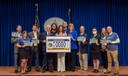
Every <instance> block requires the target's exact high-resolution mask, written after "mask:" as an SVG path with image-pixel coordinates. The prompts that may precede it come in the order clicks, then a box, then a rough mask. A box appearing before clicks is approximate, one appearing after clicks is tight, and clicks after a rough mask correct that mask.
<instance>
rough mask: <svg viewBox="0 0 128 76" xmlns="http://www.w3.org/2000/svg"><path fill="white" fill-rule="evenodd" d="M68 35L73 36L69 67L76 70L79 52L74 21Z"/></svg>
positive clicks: (70, 25)
mask: <svg viewBox="0 0 128 76" xmlns="http://www.w3.org/2000/svg"><path fill="white" fill-rule="evenodd" d="M68 36H70V37H71V53H70V54H67V55H68V62H69V64H68V69H69V70H71V71H75V65H76V52H77V32H76V31H75V30H74V25H73V24H72V23H70V24H69V31H68ZM70 61H71V62H70Z"/></svg>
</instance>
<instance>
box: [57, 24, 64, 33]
mask: <svg viewBox="0 0 128 76" xmlns="http://www.w3.org/2000/svg"><path fill="white" fill-rule="evenodd" d="M60 27H62V32H63V33H64V32H65V31H64V26H63V25H59V26H58V28H57V33H58V34H59V33H60Z"/></svg>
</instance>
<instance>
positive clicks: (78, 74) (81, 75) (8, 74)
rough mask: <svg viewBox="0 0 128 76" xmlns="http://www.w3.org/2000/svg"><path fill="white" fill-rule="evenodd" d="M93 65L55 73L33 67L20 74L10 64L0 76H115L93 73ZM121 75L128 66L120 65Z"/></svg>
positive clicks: (127, 70) (126, 71)
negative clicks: (29, 70) (27, 71)
mask: <svg viewBox="0 0 128 76" xmlns="http://www.w3.org/2000/svg"><path fill="white" fill-rule="evenodd" d="M91 71H92V67H90V68H89V70H88V71H80V70H76V71H75V72H71V71H67V72H63V73H60V72H57V71H54V72H53V73H51V72H45V73H42V72H36V71H35V70H34V69H32V71H31V72H29V73H27V74H20V73H14V67H10V66H2V67H0V76H25V75H27V76H41V75H43V76H48V75H51V76H113V75H112V74H103V73H102V72H100V73H92V72H91ZM119 76H128V66H127V67H126V66H122V67H120V75H119Z"/></svg>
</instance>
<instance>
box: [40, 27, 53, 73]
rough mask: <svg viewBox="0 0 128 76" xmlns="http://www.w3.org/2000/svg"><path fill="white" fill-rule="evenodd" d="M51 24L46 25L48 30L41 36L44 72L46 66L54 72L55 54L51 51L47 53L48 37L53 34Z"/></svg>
mask: <svg viewBox="0 0 128 76" xmlns="http://www.w3.org/2000/svg"><path fill="white" fill-rule="evenodd" d="M51 35H52V34H51V26H50V25H47V26H46V32H44V33H43V34H42V36H41V42H42V52H43V62H42V72H45V71H46V68H47V67H48V68H47V69H48V70H49V71H50V72H53V70H54V66H53V56H52V55H51V54H50V53H46V37H47V36H51Z"/></svg>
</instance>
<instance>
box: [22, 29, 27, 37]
mask: <svg viewBox="0 0 128 76" xmlns="http://www.w3.org/2000/svg"><path fill="white" fill-rule="evenodd" d="M25 33H26V34H27V37H28V33H27V31H26V30H24V31H23V32H22V36H23V35H24V34H25ZM27 37H26V38H27Z"/></svg>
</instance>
